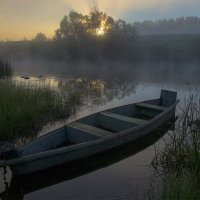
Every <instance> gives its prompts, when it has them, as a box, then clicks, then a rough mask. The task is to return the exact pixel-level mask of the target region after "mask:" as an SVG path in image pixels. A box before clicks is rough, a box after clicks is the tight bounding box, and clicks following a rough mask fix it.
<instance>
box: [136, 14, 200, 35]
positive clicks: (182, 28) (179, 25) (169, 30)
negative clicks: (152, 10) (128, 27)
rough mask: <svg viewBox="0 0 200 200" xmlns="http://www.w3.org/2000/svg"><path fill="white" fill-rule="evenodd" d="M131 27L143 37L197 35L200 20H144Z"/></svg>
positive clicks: (184, 18) (193, 18)
mask: <svg viewBox="0 0 200 200" xmlns="http://www.w3.org/2000/svg"><path fill="white" fill-rule="evenodd" d="M133 26H134V27H136V28H137V31H138V32H139V33H140V34H143V35H163V34H165V35H166V34H195V33H196V34H197V33H198V34H199V33H200V19H199V18H198V17H179V18H176V19H163V20H156V21H151V20H145V21H143V22H139V21H137V22H134V23H133Z"/></svg>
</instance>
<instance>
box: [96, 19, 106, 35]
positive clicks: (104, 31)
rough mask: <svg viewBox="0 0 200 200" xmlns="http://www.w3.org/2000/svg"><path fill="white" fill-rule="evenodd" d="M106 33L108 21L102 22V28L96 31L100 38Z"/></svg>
mask: <svg viewBox="0 0 200 200" xmlns="http://www.w3.org/2000/svg"><path fill="white" fill-rule="evenodd" d="M105 33H106V20H101V25H100V27H99V28H98V29H97V30H96V34H97V35H98V36H103V35H104V34H105Z"/></svg>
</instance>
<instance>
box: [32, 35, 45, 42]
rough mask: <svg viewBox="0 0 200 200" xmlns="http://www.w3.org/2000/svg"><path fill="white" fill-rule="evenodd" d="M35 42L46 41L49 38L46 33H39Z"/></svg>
mask: <svg viewBox="0 0 200 200" xmlns="http://www.w3.org/2000/svg"><path fill="white" fill-rule="evenodd" d="M33 40H35V41H46V40H47V37H46V35H45V34H44V33H37V35H36V36H35V38H34V39H33Z"/></svg>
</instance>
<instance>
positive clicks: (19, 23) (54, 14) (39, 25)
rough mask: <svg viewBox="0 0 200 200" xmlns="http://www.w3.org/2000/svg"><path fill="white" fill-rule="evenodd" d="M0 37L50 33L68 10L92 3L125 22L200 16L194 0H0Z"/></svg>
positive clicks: (84, 10) (198, 3)
mask: <svg viewBox="0 0 200 200" xmlns="http://www.w3.org/2000/svg"><path fill="white" fill-rule="evenodd" d="M0 2H1V7H0V24H1V32H0V41H5V40H7V39H8V40H22V39H24V38H26V39H32V38H34V36H35V35H36V34H37V33H38V32H42V33H44V34H45V35H46V36H47V37H49V38H50V37H52V36H53V35H54V31H55V30H56V29H57V28H58V27H59V23H60V20H61V19H62V18H63V16H64V15H67V14H68V13H69V11H70V10H75V11H77V12H80V13H83V14H87V13H89V11H90V10H91V8H93V7H94V6H96V7H98V9H99V10H100V11H104V12H106V13H107V14H108V15H110V16H112V17H114V18H115V19H118V18H120V19H124V20H126V21H127V22H135V21H144V20H153V21H154V20H158V19H164V18H166V19H169V18H178V17H187V16H197V17H200V13H199V10H198V8H199V6H200V1H198V0H190V1H189V0H168V1H164V0H149V1H148V2H145V1H139V0H135V1H134V3H133V2H132V1H131V0H124V1H122V0H120V1H117V2H116V1H114V0H101V1H97V0H83V1H77V0H74V1H71V0H57V1H55V0H43V1H39V0H34V1H33V0H18V1H14V2H13V0H0Z"/></svg>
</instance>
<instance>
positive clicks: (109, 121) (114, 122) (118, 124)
mask: <svg viewBox="0 0 200 200" xmlns="http://www.w3.org/2000/svg"><path fill="white" fill-rule="evenodd" d="M145 122H147V121H146V120H143V119H138V118H133V117H127V116H124V115H119V114H116V113H111V112H101V113H99V115H98V124H99V126H100V127H103V128H105V129H107V130H111V131H113V132H119V131H123V130H126V129H129V128H132V127H134V126H137V125H140V124H144V123H145Z"/></svg>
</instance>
